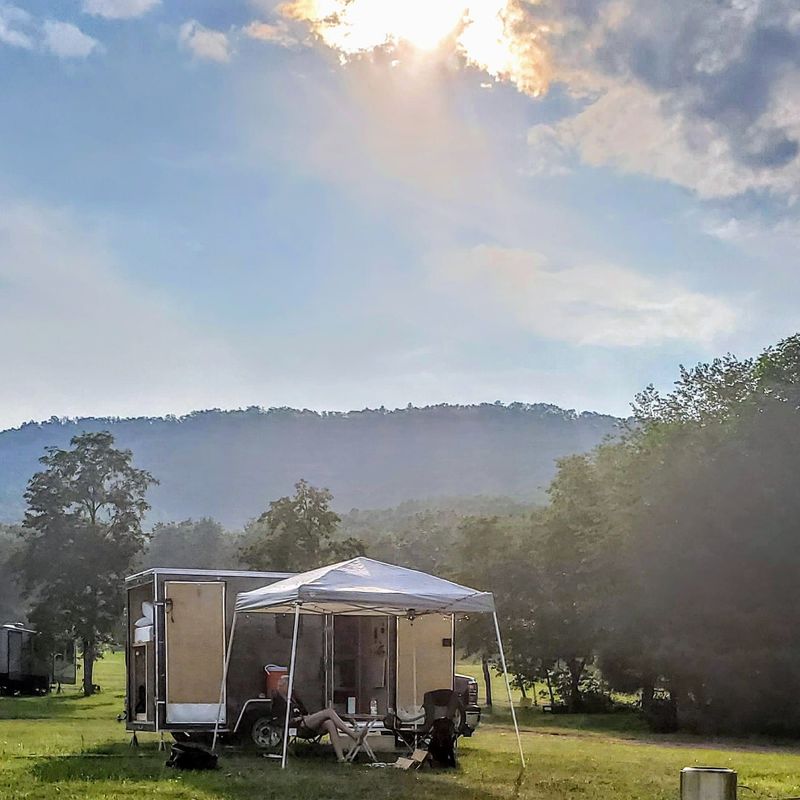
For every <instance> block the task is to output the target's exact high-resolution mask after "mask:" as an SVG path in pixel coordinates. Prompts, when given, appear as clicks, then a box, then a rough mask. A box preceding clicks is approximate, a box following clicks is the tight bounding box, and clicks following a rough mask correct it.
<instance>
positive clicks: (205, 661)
mask: <svg viewBox="0 0 800 800" xmlns="http://www.w3.org/2000/svg"><path fill="white" fill-rule="evenodd" d="M164 589H165V598H164V599H165V608H164V612H165V613H164V617H165V620H166V624H165V632H166V636H165V640H166V641H165V644H166V677H167V686H166V689H167V698H166V699H167V725H170V726H173V727H174V726H176V725H180V724H184V723H185V724H189V725H191V724H202V723H206V724H209V723H210V724H214V723H215V722H216V719H217V710H218V703H219V687H220V683H221V681H222V673H223V669H224V663H225V584H224V583H223V582H221V581H214V582H207V583H203V582H196V581H193V582H188V581H166V582H165V583H164ZM222 708H223V710H222V717H221V719H220V722H222V723H224V722H225V706H224V704H223V707H222Z"/></svg>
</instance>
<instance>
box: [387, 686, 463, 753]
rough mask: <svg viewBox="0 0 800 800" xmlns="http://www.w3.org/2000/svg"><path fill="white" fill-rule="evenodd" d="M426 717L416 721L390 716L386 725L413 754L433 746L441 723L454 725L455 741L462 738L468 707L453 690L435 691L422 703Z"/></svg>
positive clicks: (429, 693)
mask: <svg viewBox="0 0 800 800" xmlns="http://www.w3.org/2000/svg"><path fill="white" fill-rule="evenodd" d="M422 709H423V711H422V713H421V714H419V715H418V716H415V717H403V718H401V717H399V716H397V714H389V715H387V716H386V717H385V718H384V720H383V724H384V726H385V727H386V729H387V730H390V731H392V732H393V733H394V734H395V736H397V738H398V739H400V741H402V742H403V743H404V744H405V745H406V747H408V749H409V751H410V752H413V751H414V750H415V749H416V747H417V746H418V745H419V744H421V745H423V746H424V747H428V746H429V745H430V739H431V733H432V731H433V726H434V723H435V722H436V720H438V719H447V720H450V721H451V722H452V723H453V730H454V732H455V733H454V740H455V739H457V738H458V735H459V732H460V731H461V730H462V728H463V723H464V706H463V704H462V702H461V698H460V697H459V695H458V693H457V692H455V691H453V690H452V689H434V690H433V691H431V692H425V695H424V696H423V700H422Z"/></svg>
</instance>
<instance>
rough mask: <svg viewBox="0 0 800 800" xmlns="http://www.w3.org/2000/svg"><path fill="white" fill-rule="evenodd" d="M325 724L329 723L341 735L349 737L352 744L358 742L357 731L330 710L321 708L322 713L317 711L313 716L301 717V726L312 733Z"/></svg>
mask: <svg viewBox="0 0 800 800" xmlns="http://www.w3.org/2000/svg"><path fill="white" fill-rule="evenodd" d="M325 722H330V723H331V724H332V725H334V726H335V727H336V728H337V729H338V730H340V731H341V732H342V733H343V734H345V735H346V736H349V737H350V738H351V739H352V740H353V741H354V742H357V741H358V738H359V732H358V730H357V729H356V728H354V727H353V726H352V725H348V724H347V723H346V722H345V721H344V720H343V719H342V718H341V717H340V716H339V715H338V714H337V713H336V712H335V711H334V710H333V709H332V708H323V709H322V711H317V712H315V713H314V714H309V715H308V716H307V717H303V724H304V725H305V726H306V727H307V728H311V730H314V731H316V730H320V729H321V728H322V727H323V723H325Z"/></svg>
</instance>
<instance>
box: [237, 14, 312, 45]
mask: <svg viewBox="0 0 800 800" xmlns="http://www.w3.org/2000/svg"><path fill="white" fill-rule="evenodd" d="M242 33H243V34H244V35H245V36H247V37H248V38H249V39H258V40H259V41H262V42H270V43H271V44H277V45H280V46H281V47H297V46H298V45H299V44H300V40H299V39H298V38H297V37H296V36H295V35H294V34H293V33H292V32H291V31H290V30H289V26H288V25H287V24H286V22H285V21H284V20H278V22H276V23H274V24H273V23H270V22H261V21H260V20H253V21H252V22H250V23H249V24H247V25H245V26H244V27H243V28H242Z"/></svg>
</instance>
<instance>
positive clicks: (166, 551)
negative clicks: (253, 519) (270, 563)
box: [143, 517, 241, 569]
mask: <svg viewBox="0 0 800 800" xmlns="http://www.w3.org/2000/svg"><path fill="white" fill-rule="evenodd" d="M238 547H239V542H238V536H237V535H236V534H234V533H228V532H226V531H225V529H224V528H223V527H222V525H220V524H219V522H216V521H215V520H213V519H209V518H208V517H203V518H202V519H198V520H193V519H185V520H183V521H182V522H168V523H159V524H158V525H156V526H155V527H154V528H153V532H152V534H151V537H150V543H149V545H148V547H147V551H146V552H145V554H144V559H143V565H144V567H146V568H147V567H191V568H193V569H236V568H238V567H240V566H241V561H240V558H239V553H238Z"/></svg>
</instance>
